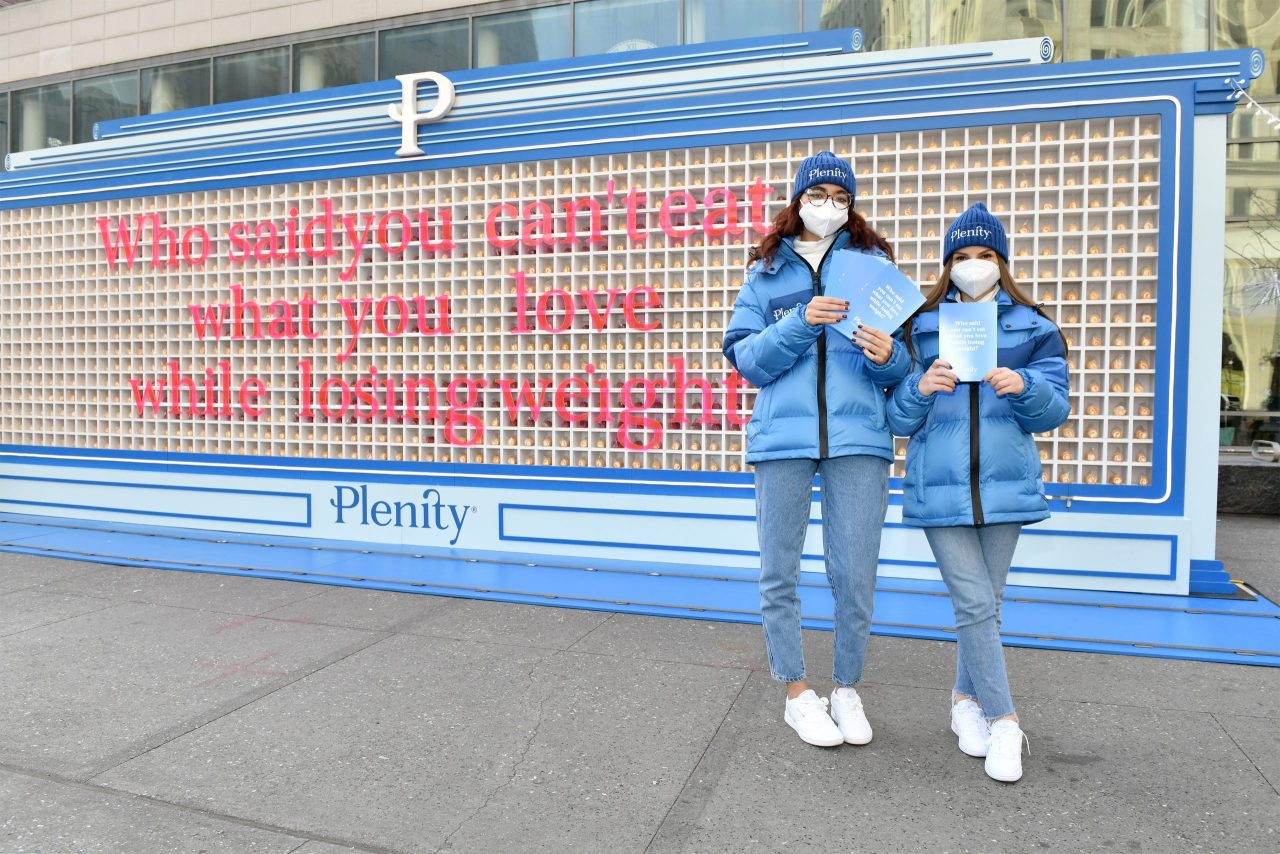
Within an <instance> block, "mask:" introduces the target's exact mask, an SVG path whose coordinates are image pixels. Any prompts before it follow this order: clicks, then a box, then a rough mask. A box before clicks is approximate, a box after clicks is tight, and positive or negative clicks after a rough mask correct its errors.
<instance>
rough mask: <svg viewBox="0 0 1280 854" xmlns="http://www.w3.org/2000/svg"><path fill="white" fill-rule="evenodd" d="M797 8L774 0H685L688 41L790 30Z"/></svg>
mask: <svg viewBox="0 0 1280 854" xmlns="http://www.w3.org/2000/svg"><path fill="white" fill-rule="evenodd" d="M797 15H798V7H797V6H796V5H795V4H794V3H779V2H777V0H685V4H684V40H685V42H686V43H688V44H697V43H700V42H714V41H723V40H726V39H745V38H750V37H751V36H773V35H778V34H780V33H794V32H795V31H796V24H797V23H798V20H797Z"/></svg>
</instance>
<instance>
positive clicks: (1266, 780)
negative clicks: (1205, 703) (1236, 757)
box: [1209, 712, 1280, 797]
mask: <svg viewBox="0 0 1280 854" xmlns="http://www.w3.org/2000/svg"><path fill="white" fill-rule="evenodd" d="M1209 717H1211V718H1213V722H1214V723H1215V724H1217V725H1218V729H1220V730H1222V732H1223V734H1224V735H1225V736H1226V737H1227V738H1229V739H1230V740H1231V743H1232V744H1233V745H1235V748H1236V750H1238V751H1240V754H1241V755H1242V756H1243V757H1244V758H1245V759H1248V760H1249V764H1250V765H1252V766H1253V770H1255V771H1257V772H1258V776H1259V777H1261V778H1262V780H1263V782H1264V783H1266V784H1267V785H1268V786H1270V787H1271V791H1273V792H1275V793H1276V796H1277V797H1280V789H1277V788H1276V784H1275V783H1273V782H1271V778H1270V777H1268V776H1267V774H1266V772H1265V771H1263V770H1262V769H1261V768H1259V767H1258V763H1257V762H1254V761H1253V757H1252V756H1250V755H1249V752H1248V751H1247V750H1245V749H1244V748H1243V747H1241V746H1240V742H1238V741H1236V737H1235V736H1234V735H1232V734H1231V730H1229V729H1227V728H1226V727H1225V726H1223V725H1222V721H1220V720H1218V716H1217V715H1216V714H1215V713H1213V712H1210V713H1209Z"/></svg>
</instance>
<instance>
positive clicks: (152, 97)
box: [142, 59, 210, 116]
mask: <svg viewBox="0 0 1280 854" xmlns="http://www.w3.org/2000/svg"><path fill="white" fill-rule="evenodd" d="M209 88H210V87H209V60H207V59H197V60H196V61H195V62H180V63H178V64H176V65H162V66H160V67H159V68H144V69H142V115H144V116H148V115H151V114H152V113H169V112H173V111H174V110H190V109H192V108H193V107H207V106H209V96H210V91H209Z"/></svg>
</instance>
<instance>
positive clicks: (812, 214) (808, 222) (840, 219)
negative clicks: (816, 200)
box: [800, 202, 849, 239]
mask: <svg viewBox="0 0 1280 854" xmlns="http://www.w3.org/2000/svg"><path fill="white" fill-rule="evenodd" d="M800 221H801V222H803V223H804V227H805V228H807V229H809V231H811V232H813V233H814V234H816V235H818V238H819V239H821V238H823V237H826V236H828V235H830V234H835V232H836V231H837V230H839V229H840V228H842V227H844V224H845V223H846V222H848V221H849V209H848V208H845V209H844V210H839V209H837V208H836V206H835V205H833V204H831V202H826V203H825V204H821V205H814V204H809V203H807V202H806V203H804V204H801V205H800Z"/></svg>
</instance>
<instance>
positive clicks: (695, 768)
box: [644, 671, 757, 852]
mask: <svg viewBox="0 0 1280 854" xmlns="http://www.w3.org/2000/svg"><path fill="white" fill-rule="evenodd" d="M754 672H757V671H752V673H754ZM750 681H751V674H750V673H749V674H748V675H747V677H746V678H745V679H743V680H742V683H741V684H739V685H738V693H736V694H734V695H733V699H732V700H731V701H730V702H729V705H727V706H725V710H724V716H723V717H722V718H720V722H719V723H717V724H716V731H715V732H713V733H711V738H709V739H707V745H706V747H704V748H702V753H700V754H698V761H697V762H694V763H693V767H692V768H690V769H689V774H688V776H687V777H685V778H684V784H683V785H681V786H680V790H679V791H677V792H676V796H675V798H673V799H672V801H671V805H670V806H668V807H667V811H666V812H665V813H663V814H662V821H660V822H658V826H657V827H656V828H655V829H654V831H653V836H650V837H649V842H648V843H647V844H646V845H645V846H644V850H645V852H648V851H649V849H650V848H652V847H653V843H654V842H655V841H656V840H657V838H658V837H659V836H661V835H662V829H663V828H664V827H665V826H666V824H667V820H668V819H669V818H670V817H671V813H672V811H673V810H674V809H675V808H676V805H677V804H679V803H680V798H681V797H683V795H684V793H685V791H686V790H687V789H688V788H689V783H690V782H691V781H692V780H693V778H694V775H696V774H697V773H698V769H699V768H701V767H702V763H703V762H704V761H705V760H706V758H707V753H708V752H710V750H711V746H712V745H714V744H715V743H716V738H718V737H719V735H720V730H721V729H723V728H724V723H725V721H727V720H729V715H731V714H732V713H733V707H734V706H736V705H737V704H738V700H739V699H740V698H741V697H742V692H743V691H745V690H746V688H747V683H748V682H750Z"/></svg>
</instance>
